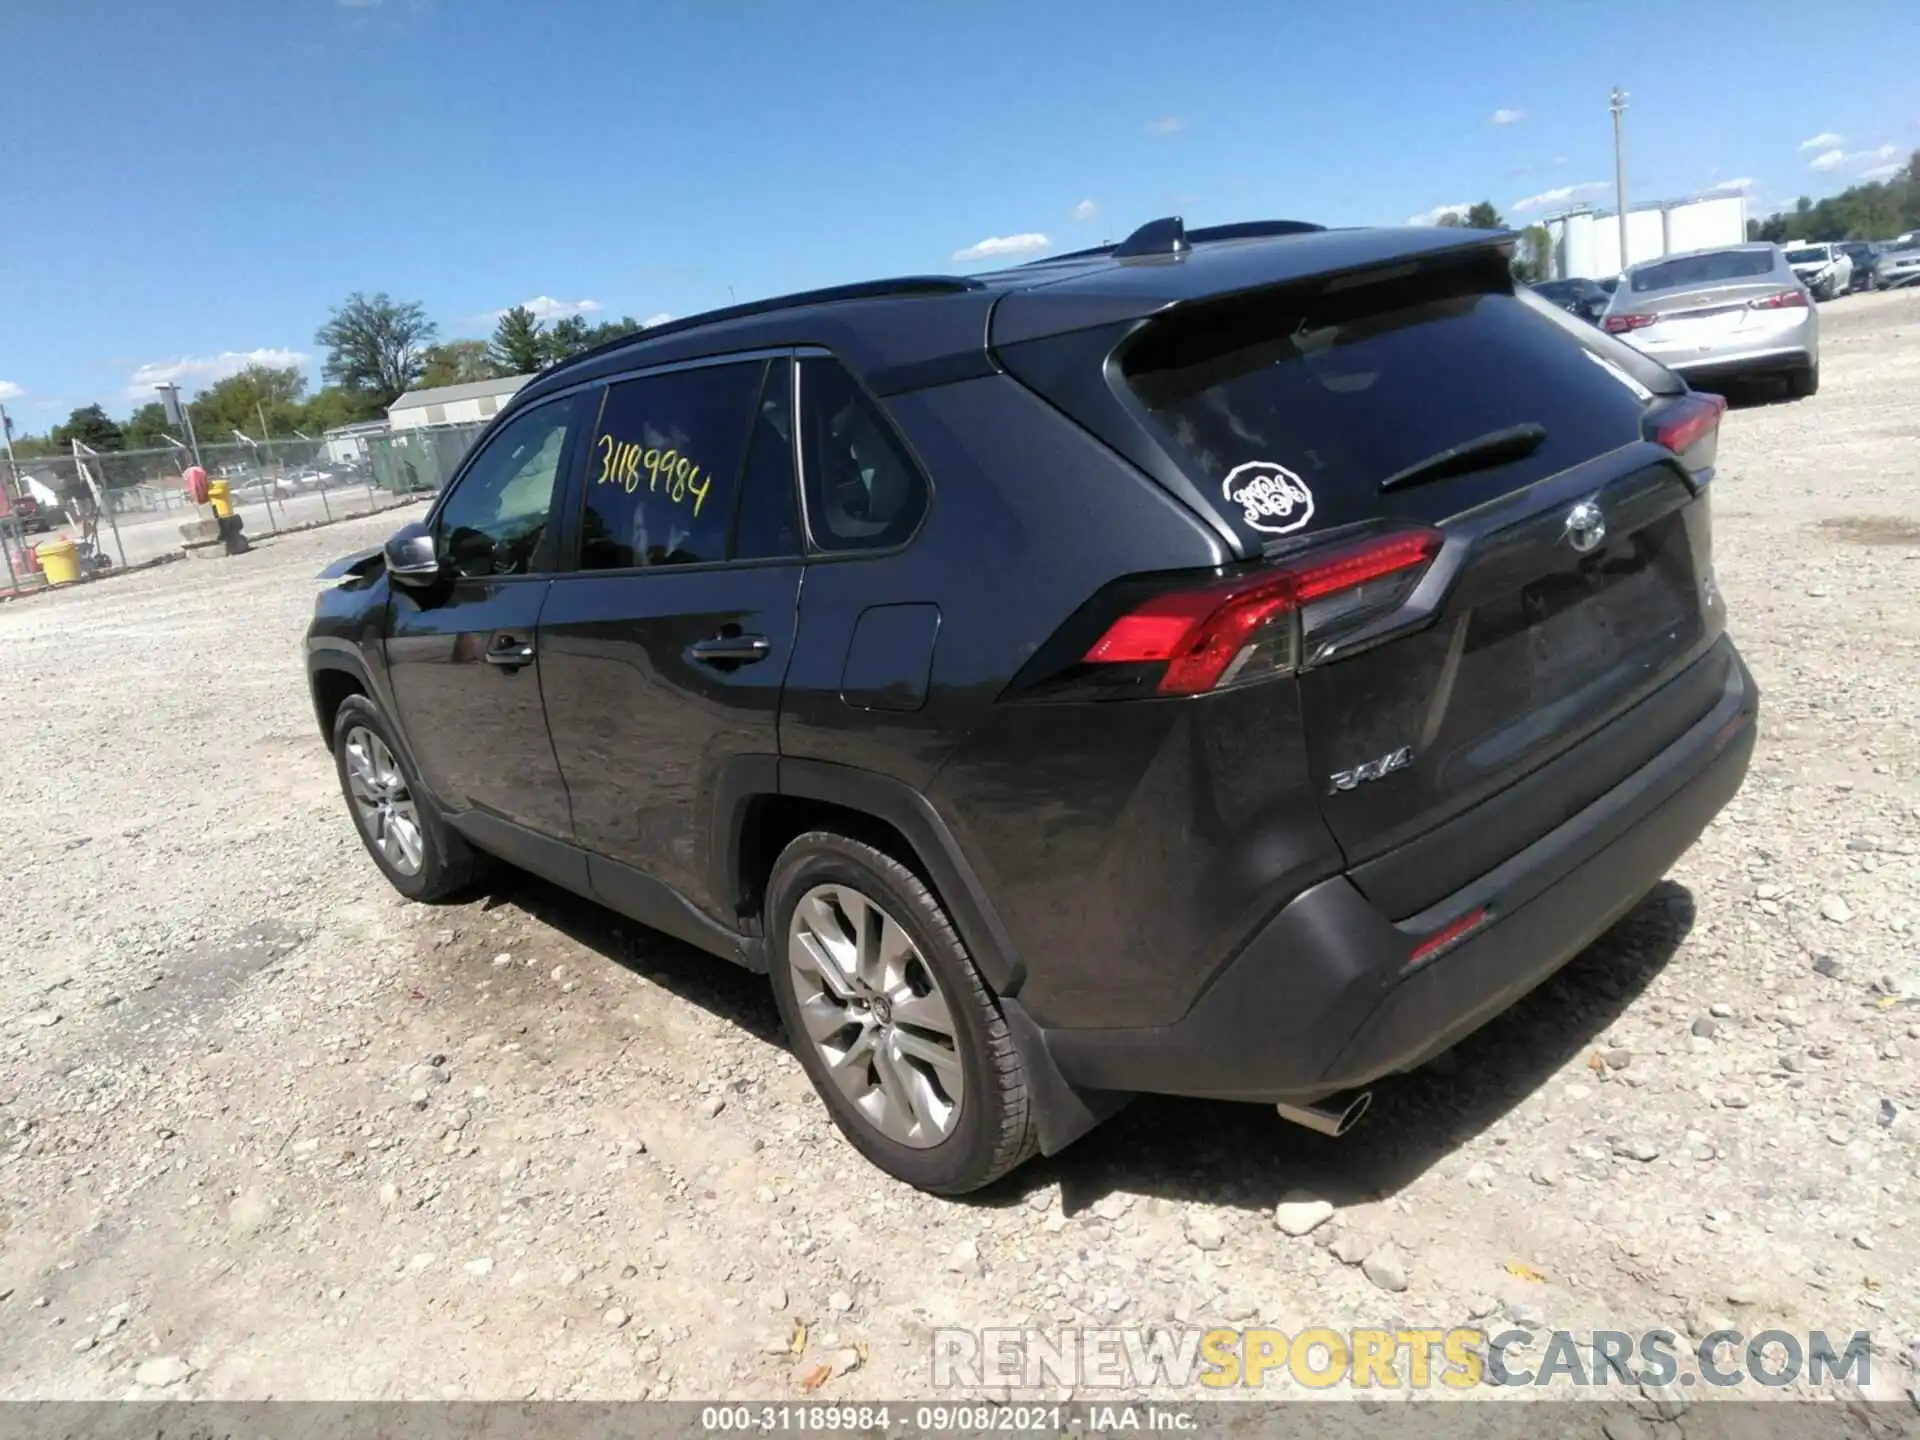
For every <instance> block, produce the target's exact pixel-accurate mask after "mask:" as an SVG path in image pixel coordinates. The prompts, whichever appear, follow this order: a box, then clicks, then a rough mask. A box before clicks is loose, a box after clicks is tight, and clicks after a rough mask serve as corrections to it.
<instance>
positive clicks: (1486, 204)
mask: <svg viewBox="0 0 1920 1440" xmlns="http://www.w3.org/2000/svg"><path fill="white" fill-rule="evenodd" d="M1433 223H1434V224H1436V225H1441V226H1448V227H1457V228H1460V229H1465V230H1504V229H1506V228H1507V222H1506V221H1505V220H1504V219H1502V218H1501V216H1500V212H1499V211H1498V210H1497V209H1495V208H1494V204H1493V202H1492V201H1491V200H1480V201H1477V202H1475V203H1474V204H1472V205H1469V206H1468V207H1467V208H1466V211H1465V212H1464V213H1462V212H1461V211H1458V210H1449V211H1447V213H1446V214H1444V215H1442V216H1441V217H1440V218H1439V219H1438V220H1436V221H1434V222H1433ZM1552 251H1553V237H1552V236H1551V235H1549V234H1548V233H1547V227H1546V226H1544V225H1529V226H1527V227H1526V228H1525V229H1524V230H1522V231H1521V232H1520V243H1519V244H1518V245H1516V246H1514V247H1513V278H1514V279H1516V280H1518V281H1519V282H1520V283H1521V284H1522V285H1531V284H1533V283H1534V282H1535V281H1536V280H1544V279H1546V278H1547V257H1548V256H1549V255H1550V254H1551V253H1552Z"/></svg>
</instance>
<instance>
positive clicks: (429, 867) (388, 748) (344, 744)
mask: <svg viewBox="0 0 1920 1440" xmlns="http://www.w3.org/2000/svg"><path fill="white" fill-rule="evenodd" d="M401 754H402V752H401V749H400V747H399V745H397V744H395V743H394V738H393V730H392V727H391V726H390V725H389V724H388V722H387V718H386V716H384V715H382V714H381V713H380V709H379V707H378V706H377V705H375V704H374V703H373V702H372V701H371V700H369V699H367V697H366V696H364V695H349V696H348V697H347V698H346V700H345V701H343V702H342V703H341V706H340V709H339V712H338V713H337V714H336V715H335V716H334V719H333V763H334V769H335V770H336V772H337V773H338V774H339V777H340V792H341V794H342V795H344V796H345V797H346V801H347V810H348V812H349V813H350V814H351V815H352V816H353V821H354V828H355V829H356V830H358V831H359V832H360V843H361V844H363V845H365V846H366V847H367V854H369V855H371V856H372V857H373V863H374V864H376V865H378V866H379V867H380V873H381V874H383V875H385V876H386V877H387V881H388V883H389V884H391V885H392V886H393V888H394V889H396V890H398V891H399V892H400V893H401V894H402V895H404V896H406V897H407V898H408V899H409V900H420V901H425V902H431V901H435V900H444V899H446V898H447V897H449V896H451V895H456V894H458V893H459V892H461V891H462V890H465V889H466V888H467V887H468V886H469V885H471V884H472V883H473V882H474V880H475V879H476V878H478V876H479V873H480V857H479V856H478V855H476V854H475V853H474V851H473V849H472V847H471V846H469V845H468V844H467V843H466V842H465V841H464V840H462V839H461V838H460V837H459V836H458V835H457V834H455V833H454V832H453V831H452V830H451V829H449V828H448V826H447V824H446V822H445V821H443V820H442V819H441V818H440V816H439V815H438V813H436V812H435V810H434V808H433V805H432V803H431V802H430V801H429V800H428V799H427V798H426V794H425V792H424V791H423V790H422V789H421V788H420V777H419V776H417V775H415V774H414V773H413V770H412V768H411V767H410V766H409V765H408V764H407V762H406V761H405V760H404V759H402V758H401Z"/></svg>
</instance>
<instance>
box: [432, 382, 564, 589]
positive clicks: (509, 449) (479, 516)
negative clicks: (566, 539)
mask: <svg viewBox="0 0 1920 1440" xmlns="http://www.w3.org/2000/svg"><path fill="white" fill-rule="evenodd" d="M579 411H580V405H579V401H578V399H577V398H569V399H566V400H558V401H555V402H554V403H553V404H551V405H542V406H540V407H538V408H537V409H533V410H529V411H527V412H526V413H525V414H523V415H519V416H516V417H515V418H514V419H513V420H511V421H509V422H508V423H507V425H506V427H505V428H504V429H502V430H501V431H500V433H499V434H498V435H496V436H494V437H493V438H492V439H491V440H489V441H488V442H487V445H486V448H485V449H483V450H482V451H481V452H480V453H479V454H478V455H477V456H475V457H474V460H473V463H472V464H470V465H469V466H467V468H466V472H465V473H464V474H463V475H462V476H461V477H460V480H459V482H458V483H457V484H456V485H455V486H454V488H453V491H452V493H450V494H449V495H448V496H447V499H446V503H445V504H444V505H442V506H441V507H440V513H439V515H438V517H437V518H436V520H435V523H434V538H435V544H436V546H437V548H438V549H439V552H440V558H441V560H442V561H443V562H445V563H446V564H447V565H449V566H451V567H452V568H453V569H454V570H455V571H456V572H457V573H458V574H461V575H464V576H466V577H468V578H469V579H481V578H486V577H490V576H496V575H525V574H527V573H528V572H530V571H531V570H533V569H535V568H536V556H537V555H538V553H539V551H540V542H541V540H542V538H543V537H544V536H545V535H546V532H547V516H548V513H549V512H550V511H551V509H552V507H553V487H554V479H555V477H556V476H557V475H558V474H559V473H560V460H561V457H562V456H563V455H564V454H565V453H566V448H567V436H568V435H569V433H571V431H572V428H573V424H574V421H575V418H576V417H577V416H578V414H579ZM540 568H545V567H544V564H543V565H541V566H540Z"/></svg>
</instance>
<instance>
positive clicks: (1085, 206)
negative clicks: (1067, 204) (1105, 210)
mask: <svg viewBox="0 0 1920 1440" xmlns="http://www.w3.org/2000/svg"><path fill="white" fill-rule="evenodd" d="M1099 214H1100V207H1099V206H1098V205H1096V204H1094V203H1093V201H1091V200H1082V201H1081V202H1080V203H1079V204H1078V205H1076V206H1074V207H1073V218H1074V219H1076V220H1092V219H1094V218H1096V217H1097V216H1098V215H1099Z"/></svg>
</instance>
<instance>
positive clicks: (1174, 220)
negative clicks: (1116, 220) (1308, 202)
mask: <svg viewBox="0 0 1920 1440" xmlns="http://www.w3.org/2000/svg"><path fill="white" fill-rule="evenodd" d="M1326 228H1327V227H1326V226H1324V225H1317V224H1315V223H1314V222H1313V221H1311V220H1240V221H1236V222H1235V223H1234V224H1231V225H1207V226H1203V227H1202V228H1201V229H1198V230H1188V229H1187V228H1186V225H1185V222H1183V221H1182V220H1181V219H1180V217H1179V216H1177V215H1171V216H1168V217H1167V218H1166V219H1164V220H1149V221H1148V222H1147V223H1146V224H1145V225H1142V226H1141V227H1140V228H1139V229H1138V230H1136V231H1134V232H1133V234H1131V235H1129V236H1128V237H1127V238H1126V239H1125V240H1122V241H1121V242H1120V243H1119V244H1118V245H1095V246H1092V247H1091V248H1089V249H1086V250H1069V251H1068V252H1067V253H1066V254H1064V255H1049V256H1047V257H1046V258H1044V259H1041V260H1029V261H1028V262H1027V264H1028V265H1030V266H1041V265H1058V264H1060V263H1061V262H1062V261H1063V260H1091V259H1093V258H1094V257H1095V256H1096V255H1112V256H1114V257H1115V258H1117V259H1126V258H1128V257H1130V256H1137V255H1175V254H1179V253H1180V252H1181V251H1183V250H1185V249H1187V248H1188V247H1190V246H1193V245H1206V244H1210V243H1212V242H1214V241H1217V240H1258V239H1263V238H1268V237H1272V236H1276V235H1307V234H1311V233H1313V232H1314V231H1318V230H1325V229H1326ZM1022 268H1025V267H1022Z"/></svg>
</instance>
